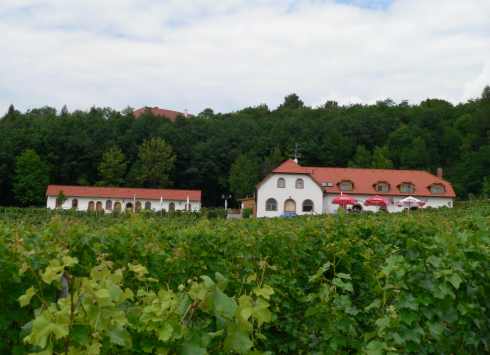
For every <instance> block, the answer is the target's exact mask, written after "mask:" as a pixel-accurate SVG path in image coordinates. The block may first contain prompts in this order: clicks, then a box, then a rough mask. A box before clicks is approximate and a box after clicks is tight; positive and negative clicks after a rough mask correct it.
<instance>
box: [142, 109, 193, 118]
mask: <svg viewBox="0 0 490 355" xmlns="http://www.w3.org/2000/svg"><path fill="white" fill-rule="evenodd" d="M146 109H150V110H151V112H152V113H153V114H154V115H156V116H165V117H167V118H170V119H171V120H172V121H175V119H176V118H177V116H178V115H182V116H184V117H194V115H191V114H189V113H187V109H186V110H184V112H177V111H171V110H165V109H163V108H158V107H147V106H145V107H143V108H140V109H138V110H136V111H134V112H133V114H134V117H136V118H138V117H139V116H141V115H142V114H143V112H145V110H146Z"/></svg>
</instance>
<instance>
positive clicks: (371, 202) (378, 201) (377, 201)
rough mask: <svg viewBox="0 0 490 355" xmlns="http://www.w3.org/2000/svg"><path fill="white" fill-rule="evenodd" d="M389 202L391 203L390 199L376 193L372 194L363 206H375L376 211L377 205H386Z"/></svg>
mask: <svg viewBox="0 0 490 355" xmlns="http://www.w3.org/2000/svg"><path fill="white" fill-rule="evenodd" d="M389 204H391V201H390V200H388V199H386V198H384V197H381V196H378V195H374V196H373V197H370V198H368V199H367V200H366V202H364V206H376V212H377V211H378V206H388V205H389Z"/></svg>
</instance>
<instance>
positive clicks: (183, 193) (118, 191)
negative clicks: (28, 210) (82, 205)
mask: <svg viewBox="0 0 490 355" xmlns="http://www.w3.org/2000/svg"><path fill="white" fill-rule="evenodd" d="M60 190H63V193H64V194H65V195H66V196H78V197H105V198H127V199H133V198H134V195H136V198H137V199H157V200H159V199H160V197H162V198H163V199H164V200H182V201H186V200H187V196H189V200H192V201H201V191H199V190H161V189H133V188H125V187H92V186H60V185H49V186H48V190H47V191H46V196H57V195H58V193H59V191H60Z"/></svg>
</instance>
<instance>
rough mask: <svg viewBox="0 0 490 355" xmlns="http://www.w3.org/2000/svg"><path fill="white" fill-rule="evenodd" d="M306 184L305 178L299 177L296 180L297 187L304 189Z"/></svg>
mask: <svg viewBox="0 0 490 355" xmlns="http://www.w3.org/2000/svg"><path fill="white" fill-rule="evenodd" d="M303 186H304V182H303V179H297V180H296V188H297V189H302V188H303Z"/></svg>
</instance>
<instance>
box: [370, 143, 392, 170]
mask: <svg viewBox="0 0 490 355" xmlns="http://www.w3.org/2000/svg"><path fill="white" fill-rule="evenodd" d="M389 154H390V152H389V151H388V147H386V146H384V147H383V148H380V147H376V148H375V149H374V153H373V163H372V167H373V168H374V169H393V168H394V167H393V163H392V162H391V160H390V159H388V156H389Z"/></svg>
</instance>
